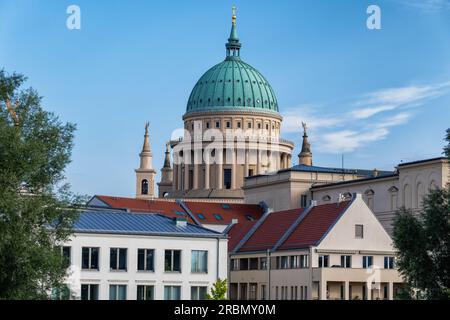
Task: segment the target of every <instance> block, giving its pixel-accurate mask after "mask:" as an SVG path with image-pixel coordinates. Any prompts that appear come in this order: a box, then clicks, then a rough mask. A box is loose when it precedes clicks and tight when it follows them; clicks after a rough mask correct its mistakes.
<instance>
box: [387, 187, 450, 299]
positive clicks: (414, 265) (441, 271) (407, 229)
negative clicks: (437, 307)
mask: <svg viewBox="0 0 450 320" xmlns="http://www.w3.org/2000/svg"><path fill="white" fill-rule="evenodd" d="M393 240H394V246H395V248H396V249H397V250H398V253H397V266H398V268H399V271H400V273H401V274H402V275H403V276H404V277H405V279H406V281H407V282H408V285H407V288H414V289H417V290H418V297H419V298H425V299H448V297H449V295H448V292H449V289H450V190H449V189H448V188H447V189H436V190H430V193H429V194H428V196H426V197H424V200H423V208H422V210H421V211H420V212H419V214H418V215H415V214H414V213H412V212H411V211H410V210H406V209H402V210H400V212H399V213H398V214H397V217H396V218H395V221H394V234H393ZM408 291H409V293H412V290H411V289H409V290H408Z"/></svg>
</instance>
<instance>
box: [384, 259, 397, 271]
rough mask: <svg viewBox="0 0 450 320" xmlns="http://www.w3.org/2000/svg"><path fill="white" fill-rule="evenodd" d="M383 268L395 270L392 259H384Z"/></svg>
mask: <svg viewBox="0 0 450 320" xmlns="http://www.w3.org/2000/svg"><path fill="white" fill-rule="evenodd" d="M384 268H385V269H394V268H395V261H394V257H384Z"/></svg>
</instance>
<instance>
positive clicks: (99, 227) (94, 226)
mask: <svg viewBox="0 0 450 320" xmlns="http://www.w3.org/2000/svg"><path fill="white" fill-rule="evenodd" d="M74 231H75V232H85V233H114V234H141V235H168V236H188V237H213V238H222V237H225V236H224V235H222V234H221V233H220V232H216V231H213V230H209V229H206V228H203V227H200V226H196V225H193V224H190V223H187V224H186V225H185V226H177V225H176V223H175V221H174V219H172V218H168V217H165V216H163V215H160V214H157V213H128V212H123V211H122V212H120V211H111V210H104V211H103V210H85V211H82V212H81V213H80V215H79V218H78V220H77V221H76V222H75V225H74Z"/></svg>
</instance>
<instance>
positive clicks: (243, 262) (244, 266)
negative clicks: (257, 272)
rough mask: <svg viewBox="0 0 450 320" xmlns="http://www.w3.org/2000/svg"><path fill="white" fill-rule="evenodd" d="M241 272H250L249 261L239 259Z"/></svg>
mask: <svg viewBox="0 0 450 320" xmlns="http://www.w3.org/2000/svg"><path fill="white" fill-rule="evenodd" d="M239 270H248V259H239Z"/></svg>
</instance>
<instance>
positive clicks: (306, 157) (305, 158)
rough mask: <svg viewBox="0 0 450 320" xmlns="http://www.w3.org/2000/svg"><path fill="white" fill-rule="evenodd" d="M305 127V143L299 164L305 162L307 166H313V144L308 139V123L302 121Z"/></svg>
mask: <svg viewBox="0 0 450 320" xmlns="http://www.w3.org/2000/svg"><path fill="white" fill-rule="evenodd" d="M302 127H303V143H302V150H301V152H300V153H299V154H298V162H299V164H303V165H306V166H312V153H311V145H310V143H309V141H308V133H307V132H306V129H307V127H306V123H304V122H302Z"/></svg>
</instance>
